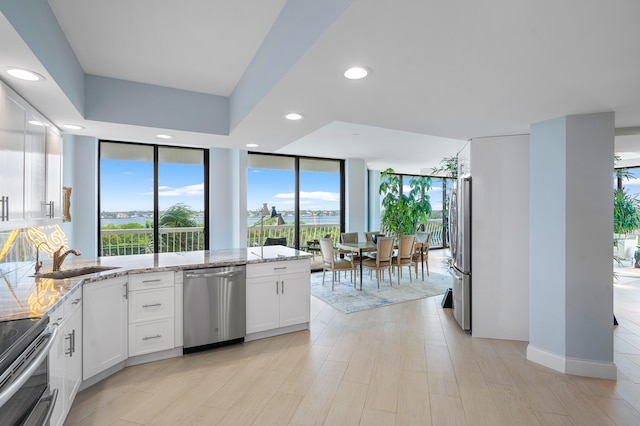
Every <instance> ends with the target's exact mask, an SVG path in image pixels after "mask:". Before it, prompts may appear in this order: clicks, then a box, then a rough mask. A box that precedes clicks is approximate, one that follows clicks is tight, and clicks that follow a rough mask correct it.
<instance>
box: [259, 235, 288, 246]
mask: <svg viewBox="0 0 640 426" xmlns="http://www.w3.org/2000/svg"><path fill="white" fill-rule="evenodd" d="M264 245H265V246H286V245H287V238H286V237H283V238H267V239H266V240H264Z"/></svg>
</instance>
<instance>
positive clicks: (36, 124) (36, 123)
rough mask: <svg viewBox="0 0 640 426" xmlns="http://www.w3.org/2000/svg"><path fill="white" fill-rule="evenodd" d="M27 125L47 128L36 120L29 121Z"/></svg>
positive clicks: (45, 124)
mask: <svg viewBox="0 0 640 426" xmlns="http://www.w3.org/2000/svg"><path fill="white" fill-rule="evenodd" d="M29 124H33V125H34V126H43V127H44V126H48V124H47V123H43V122H42V121H38V120H29Z"/></svg>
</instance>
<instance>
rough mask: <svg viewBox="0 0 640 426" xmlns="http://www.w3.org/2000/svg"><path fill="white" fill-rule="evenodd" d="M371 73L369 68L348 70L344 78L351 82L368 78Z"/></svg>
mask: <svg viewBox="0 0 640 426" xmlns="http://www.w3.org/2000/svg"><path fill="white" fill-rule="evenodd" d="M370 72H371V71H370V70H369V69H368V68H364V67H353V68H349V69H348V70H346V71H345V72H344V76H345V77H346V78H348V79H349V80H360V79H361V78H365V77H366V76H368V75H369V73H370Z"/></svg>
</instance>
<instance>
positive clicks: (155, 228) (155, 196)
mask: <svg viewBox="0 0 640 426" xmlns="http://www.w3.org/2000/svg"><path fill="white" fill-rule="evenodd" d="M158 206H159V204H158V146H157V145H154V147H153V252H154V253H158V252H159V251H160V250H159V249H160V242H159V241H158V240H159V239H160V238H159V237H160V228H159V225H160V211H159V207H158Z"/></svg>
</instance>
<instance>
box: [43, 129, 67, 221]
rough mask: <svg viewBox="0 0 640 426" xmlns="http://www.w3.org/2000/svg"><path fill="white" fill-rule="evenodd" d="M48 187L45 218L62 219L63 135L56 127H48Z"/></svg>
mask: <svg viewBox="0 0 640 426" xmlns="http://www.w3.org/2000/svg"><path fill="white" fill-rule="evenodd" d="M46 163H47V185H46V192H47V195H46V197H45V205H46V208H45V216H47V217H52V218H59V217H62V182H63V181H62V135H60V133H59V132H58V129H56V128H55V127H54V126H49V127H47V159H46Z"/></svg>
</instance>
